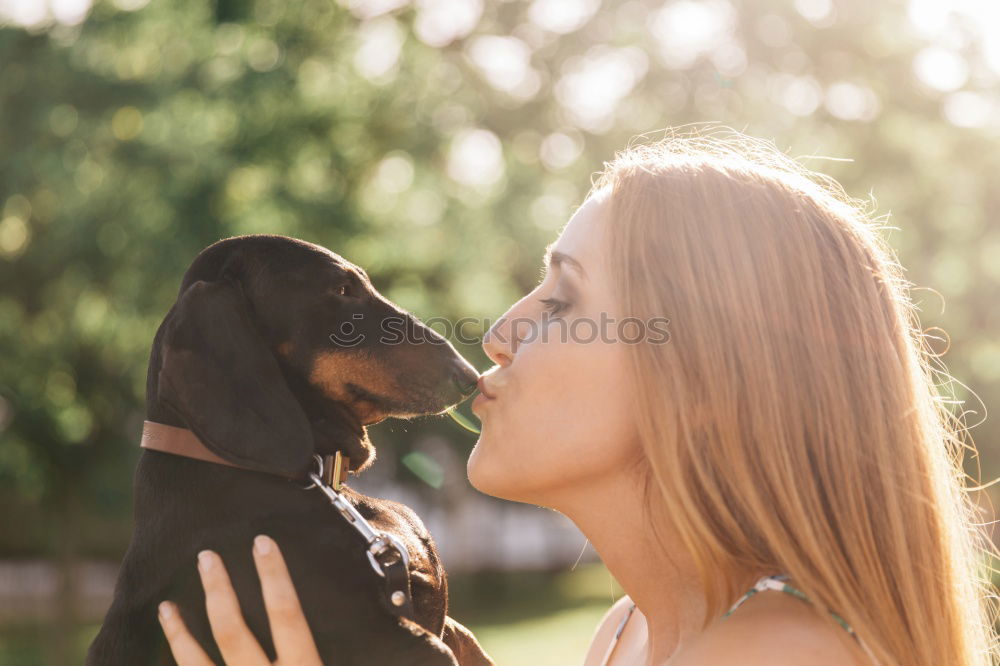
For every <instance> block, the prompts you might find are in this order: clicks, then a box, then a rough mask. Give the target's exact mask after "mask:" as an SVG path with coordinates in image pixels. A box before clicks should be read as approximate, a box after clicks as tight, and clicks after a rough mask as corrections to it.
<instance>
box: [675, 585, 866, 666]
mask: <svg viewBox="0 0 1000 666" xmlns="http://www.w3.org/2000/svg"><path fill="white" fill-rule="evenodd" d="M670 663H671V666H704V664H729V663H732V664H741V665H743V666H765V665H766V666H792V665H793V664H794V665H798V664H805V663H807V664H809V666H869V665H870V662H869V661H868V659H867V656H866V655H865V653H864V651H863V650H862V649H861V648H860V646H858V644H857V643H856V642H855V640H854V638H853V637H852V636H851V634H849V633H847V632H846V631H844V629H843V628H842V627H840V626H838V625H833V624H831V623H827V622H825V621H824V620H823V618H821V617H820V616H819V615H817V614H816V613H815V612H814V611H813V610H812V609H811V608H810V607H809V606H808V605H805V604H803V602H802V601H801V600H799V599H796V598H794V597H791V596H789V595H784V594H782V595H778V594H774V595H766V594H762V595H756V596H755V597H754V598H753V599H752V600H748V601H747V603H745V604H743V605H742V606H741V607H740V609H739V610H738V611H737V612H735V613H733V614H732V615H730V616H729V617H727V618H724V619H723V618H720V619H719V620H716V621H715V622H714V623H712V624H711V625H710V626H709V627H708V628H707V629H706V630H705V631H704V632H703V633H702V634H700V635H699V636H698V637H697V638H696V639H694V640H693V641H692V642H691V643H690V644H689V645H686V646H684V648H683V649H682V650H681V651H680V652H679V653H678V654H677V655H675V657H674V659H673V660H671V662H670Z"/></svg>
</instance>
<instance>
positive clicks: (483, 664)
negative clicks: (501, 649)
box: [441, 615, 496, 666]
mask: <svg viewBox="0 0 1000 666" xmlns="http://www.w3.org/2000/svg"><path fill="white" fill-rule="evenodd" d="M441 640H442V641H444V644H445V645H447V646H448V647H450V648H451V651H452V653H453V654H454V655H455V659H456V660H458V663H459V665H460V666H496V664H495V663H494V661H493V660H492V659H491V658H490V656H489V655H488V654H486V650H484V649H483V646H482V645H480V644H479V641H478V640H476V637H475V636H474V635H473V634H472V632H471V631H469V630H468V629H466V628H465V627H464V626H462V624H461V623H459V622H456V621H455V620H453V619H452V618H451V616H450V615H449V616H445V618H444V633H443V634H442V636H441Z"/></svg>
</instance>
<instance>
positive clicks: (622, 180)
mask: <svg viewBox="0 0 1000 666" xmlns="http://www.w3.org/2000/svg"><path fill="white" fill-rule="evenodd" d="M606 188H607V189H606ZM599 190H601V191H607V192H610V209H609V211H610V212H609V219H610V220H611V222H610V224H609V226H608V231H609V239H608V241H609V249H610V253H611V255H610V256H611V266H612V269H613V270H612V272H613V274H614V275H615V281H616V283H615V290H616V295H617V297H618V299H619V302H620V303H621V304H622V305H623V309H624V314H625V315H626V316H628V315H631V316H636V317H639V318H642V319H648V318H651V317H660V316H665V317H667V318H669V320H670V324H669V331H670V340H669V343H667V344H663V345H655V344H637V345H630V352H629V354H630V357H629V358H630V363H631V366H632V368H631V370H632V373H633V377H634V380H635V384H636V387H635V390H636V395H637V400H638V405H637V410H636V412H637V425H638V429H639V434H640V438H641V440H642V446H643V450H644V451H645V454H646V458H647V460H648V464H647V465H645V469H646V470H647V471H646V476H645V479H646V482H647V483H646V487H647V501H648V507H649V510H650V515H651V516H652V517H653V520H654V527H657V528H658V529H657V534H658V535H660V538H661V540H662V539H663V538H664V537H663V536H662V535H663V534H665V532H664V531H663V529H662V528H663V527H664V526H665V525H667V521H668V520H669V521H670V522H669V524H670V525H671V533H672V534H679V536H680V538H681V540H682V541H683V544H684V545H685V546H686V547H687V549H688V551H689V552H690V553H691V554H692V556H693V558H694V561H695V562H696V564H697V566H698V570H699V574H700V576H701V579H702V583H703V585H704V590H705V595H706V598H707V599H708V603H709V605H708V608H709V613H708V615H707V616H706V618H705V626H707V625H708V623H709V622H710V621H712V620H713V619H714V618H717V617H718V616H719V615H720V613H721V612H723V611H724V610H725V609H726V607H727V605H728V604H730V603H732V602H733V601H734V600H735V597H737V596H739V594H741V593H742V592H744V591H745V590H740V589H734V588H735V587H736V583H735V582H733V581H727V580H722V581H720V580H719V579H720V576H719V575H718V572H719V571H733V570H764V571H773V572H775V573H778V572H784V573H787V574H789V575H790V576H791V578H792V580H793V581H795V584H796V586H797V587H798V588H799V589H801V590H802V591H803V592H804V593H805V594H806V595H807V596H808V597H809V599H810V600H812V601H813V604H814V607H815V608H816V610H817V612H819V613H820V614H821V615H822V616H823V617H824V618H827V619H828V620H829V621H830V622H831V624H832V623H833V622H834V621H835V620H834V619H833V618H832V617H830V615H829V614H828V611H832V612H834V613H836V614H838V615H839V616H840V617H842V618H843V619H844V620H845V621H846V622H847V623H848V624H850V625H851V627H853V628H854V630H855V632H856V633H857V635H858V636H859V637H860V638H861V639H862V641H863V642H864V643H865V644H866V645H867V646H868V648H869V650H870V652H869V654H870V655H872V656H874V658H875V659H876V660H877V663H879V664H885V665H891V664H901V665H905V666H916V665H926V666H932V665H933V666H943V665H944V664H948V665H950V666H973V665H975V666H985V665H989V664H992V663H993V658H994V657H995V656H996V640H995V639H996V636H995V633H994V629H993V620H994V613H995V609H994V607H993V604H992V603H991V601H992V599H993V594H994V591H993V587H992V585H991V584H990V582H989V575H988V572H989V571H990V570H991V568H990V567H989V563H988V562H987V556H988V555H991V554H992V553H993V552H994V551H995V547H994V546H993V545H992V542H991V540H990V538H989V536H988V534H987V533H986V531H985V530H984V529H983V522H982V516H981V515H980V511H981V510H980V509H979V508H977V504H976V503H975V502H974V501H973V500H972V498H971V497H970V495H969V492H970V490H978V489H973V488H967V487H965V483H964V478H967V477H965V475H964V473H963V471H962V455H963V449H969V450H971V451H973V452H974V451H975V449H974V447H973V446H972V445H971V443H970V444H966V443H964V442H963V438H962V435H963V434H964V433H965V429H964V428H962V427H961V417H960V416H955V415H954V414H952V413H951V411H950V410H949V409H948V407H947V401H946V400H945V399H943V398H942V397H941V396H940V395H939V394H938V391H937V385H936V384H935V381H934V377H935V373H939V372H940V371H939V370H936V369H935V368H934V367H933V362H934V360H935V359H936V358H937V357H936V356H935V355H934V353H933V351H932V349H931V348H930V346H929V344H928V340H927V338H926V337H925V335H924V333H923V332H922V331H921V329H920V326H919V322H918V319H917V315H916V307H915V305H914V304H913V303H912V302H911V300H910V294H909V289H910V287H911V284H910V283H909V282H907V281H906V280H905V279H904V277H903V274H902V268H901V267H900V265H899V263H898V261H897V260H896V258H895V255H894V253H893V251H892V250H891V248H890V247H889V246H888V244H887V243H886V242H885V241H884V240H883V239H882V238H881V235H880V231H881V229H882V228H884V227H883V226H880V224H879V222H880V219H879V218H876V217H874V216H873V215H872V213H871V212H869V211H868V210H867V207H866V206H865V205H863V203H862V202H860V201H857V200H854V199H851V198H850V197H848V196H847V195H846V194H845V193H844V191H843V189H842V188H841V187H840V186H839V185H838V184H837V183H836V182H835V181H833V180H832V179H830V178H828V177H825V176H821V175H819V174H816V173H813V172H810V171H809V170H807V169H805V168H804V167H802V166H801V165H800V164H799V163H798V162H796V161H794V160H792V159H791V158H789V157H787V156H785V155H784V154H782V153H780V152H779V151H777V150H776V149H775V148H774V147H773V146H772V145H770V144H767V143H765V142H763V141H760V140H757V139H752V138H750V137H747V136H745V135H742V134H740V133H739V132H735V131H732V130H726V129H723V130H719V131H710V132H707V133H706V132H703V131H702V132H698V131H696V132H694V133H686V134H684V135H681V134H677V133H675V134H673V135H670V134H668V135H667V136H666V137H665V138H663V139H662V140H658V141H655V142H652V143H648V142H644V143H640V144H638V145H632V146H630V147H628V148H627V149H625V150H624V151H621V152H619V153H618V154H616V155H615V158H614V159H613V160H612V161H611V162H608V163H606V164H605V169H604V170H603V172H602V173H601V174H599V176H598V177H597V179H596V180H595V182H594V188H593V190H592V192H597V191H599ZM721 578H724V577H721ZM837 631H840V632H843V629H839V628H838V629H837Z"/></svg>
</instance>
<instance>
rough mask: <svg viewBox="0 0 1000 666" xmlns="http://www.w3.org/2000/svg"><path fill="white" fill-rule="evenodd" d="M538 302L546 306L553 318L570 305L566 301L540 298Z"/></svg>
mask: <svg viewBox="0 0 1000 666" xmlns="http://www.w3.org/2000/svg"><path fill="white" fill-rule="evenodd" d="M538 300H539V301H540V302H541V303H542V304H543V305H544V306H545V309H546V310H548V311H549V313H551V314H552V316H553V317H554V316H556V315H557V314H559V313H560V312H562V311H563V310H565V309H566V308H568V307H569V303H567V302H566V301H560V300H559V299H557V298H540V299H538Z"/></svg>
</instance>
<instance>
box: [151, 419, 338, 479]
mask: <svg viewBox="0 0 1000 666" xmlns="http://www.w3.org/2000/svg"><path fill="white" fill-rule="evenodd" d="M139 446H140V447H142V448H144V449H150V450H152V451H159V452H161V453H170V454H172V455H175V456H182V457H185V458H194V459H195V460H201V461H204V462H210V463H215V464H217V465H226V466H227V467H235V468H236V469H245V470H250V471H259V470H251V469H250V468H249V467H244V466H243V465H238V464H236V463H234V462H230V461H228V460H226V459H225V458H223V457H221V456H219V455H216V454H215V453H214V452H213V451H212V450H211V449H209V448H208V447H207V446H205V443H204V442H202V441H201V439H199V438H198V436H197V435H195V434H194V433H193V432H192V431H190V430H188V429H187V428H178V427H176V426H171V425H167V424H165V423H157V422H156V421H143V422H142V441H141V442H140V443H139ZM349 468H350V458H348V457H347V456H345V455H342V454H341V453H340V451H337V453H336V454H335V455H326V456H322V471H321V473H320V476H321V477H322V478H323V481H324V483H326V485H328V486H332V487H333V489H334V490H340V486H341V484H342V483H344V481H346V480H347V470H348V469H349ZM269 473H270V474H275V475H277V476H283V477H284V478H286V479H291V480H295V481H301V480H302V479H299V478H295V477H290V476H286V475H284V474H280V473H278V472H269Z"/></svg>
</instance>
